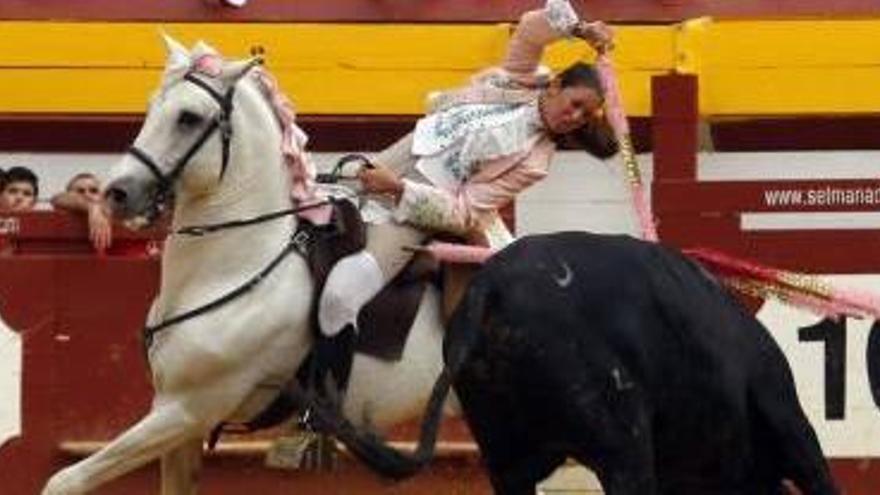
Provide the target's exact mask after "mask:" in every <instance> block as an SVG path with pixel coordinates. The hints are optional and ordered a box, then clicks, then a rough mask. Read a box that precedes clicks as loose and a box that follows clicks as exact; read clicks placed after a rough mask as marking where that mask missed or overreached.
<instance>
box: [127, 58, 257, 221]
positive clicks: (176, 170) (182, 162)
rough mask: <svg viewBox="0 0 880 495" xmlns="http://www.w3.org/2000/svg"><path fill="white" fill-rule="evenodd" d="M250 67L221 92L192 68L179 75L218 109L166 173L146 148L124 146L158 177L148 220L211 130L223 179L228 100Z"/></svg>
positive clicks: (228, 130) (229, 122) (229, 139)
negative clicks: (215, 137) (219, 152)
mask: <svg viewBox="0 0 880 495" xmlns="http://www.w3.org/2000/svg"><path fill="white" fill-rule="evenodd" d="M251 67H253V65H252V66H250V67H248V70H246V71H245V72H244V73H242V75H241V76H240V77H239V78H238V79H237V80H236V82H235V83H233V84H232V86H230V87H229V89H228V90H227V91H226V92H225V93H222V94H221V93H220V92H218V91H217V90H216V89H214V88H213V87H211V85H209V84H208V83H206V82H205V81H204V80H202V79H200V78H199V77H198V76H196V75H195V74H193V73H192V72H190V73H189V74H187V75H186V76H184V78H183V79H184V80H185V81H187V82H189V83H192V84H194V85H196V86H197V87H199V88H201V89H203V90H204V91H205V92H207V93H208V94H209V95H210V96H211V98H213V99H214V101H216V102H217V104H218V105H219V106H220V112H219V113H217V116H216V117H214V118H213V119H211V121H210V122H209V123H208V126H207V127H205V129H204V130H203V131H202V133H201V134H199V137H198V138H197V139H196V140H195V142H193V144H192V145H191V146H190V147H189V149H188V150H187V151H186V153H184V154H183V156H181V157H180V159H179V160H177V163H175V164H174V167H172V169H171V172H169V173H168V174H164V173H163V172H162V169H161V167H159V164H158V163H157V161H156V160H155V159H154V158H153V157H152V156H150V154H149V153H147V152H146V151H144V150H142V149H141V148H138V147H137V146H135V145H132V146H130V147H129V148H128V154H129V155H131V156H133V157H135V158H136V159H137V161H138V162H139V163H140V164H142V165H144V166H145V167H147V170H149V171H150V173H152V174H153V176H154V177H155V178H156V180H157V181H158V185H157V187H156V190H155V192H154V194H153V197H152V198H151V201H150V209H149V211H148V212H147V218H148V219H150V220H151V221H152V220H154V219H155V217H157V216H158V215H159V214H160V213H161V210H162V208H163V207H164V204H165V202H166V201H168V198H169V197H170V193H171V191H172V188H173V187H174V183H175V182H176V181H177V179H178V178H179V177H180V175H181V174H182V173H183V170H184V169H185V168H186V166H187V164H188V163H189V162H190V160H191V159H192V157H193V156H195V154H196V153H198V152H199V150H200V149H201V148H202V146H204V144H205V143H206V142H207V141H208V139H210V138H211V136H212V135H213V134H214V133H215V132H219V133H220V143H221V145H222V162H221V165H220V180H223V176H224V175H225V174H226V168H227V166H228V165H229V148H230V145H231V143H232V110H233V103H232V100H233V98H234V97H235V88H236V86H237V85H238V81H239V80H241V77H243V76H244V74H246V73H247V72H248V71H249V70H250V68H251Z"/></svg>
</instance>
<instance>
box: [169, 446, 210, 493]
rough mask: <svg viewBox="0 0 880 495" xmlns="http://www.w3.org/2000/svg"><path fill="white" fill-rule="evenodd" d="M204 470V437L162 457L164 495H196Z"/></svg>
mask: <svg viewBox="0 0 880 495" xmlns="http://www.w3.org/2000/svg"><path fill="white" fill-rule="evenodd" d="M201 469H202V437H198V438H195V439H192V440H189V441H187V442H186V443H184V444H183V445H181V446H179V447H177V448H175V449H173V450H171V451H170V452H168V453H167V454H165V455H164V456H162V495H195V494H196V493H197V492H198V482H199V473H200V472H201Z"/></svg>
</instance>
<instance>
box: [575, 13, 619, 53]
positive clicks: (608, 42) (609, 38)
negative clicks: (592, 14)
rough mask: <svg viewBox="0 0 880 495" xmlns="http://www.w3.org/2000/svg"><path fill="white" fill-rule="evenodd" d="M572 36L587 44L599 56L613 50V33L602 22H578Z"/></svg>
mask: <svg viewBox="0 0 880 495" xmlns="http://www.w3.org/2000/svg"><path fill="white" fill-rule="evenodd" d="M572 34H573V35H574V36H575V37H577V38H580V39H582V40H584V41H586V42H587V43H589V44H590V46H592V47H593V49H594V50H596V52H598V53H600V54H602V53H607V52H610V51H611V50H613V49H614V32H613V31H611V28H610V27H608V25H607V24H605V23H604V22H602V21H595V22H587V21H580V22H578V24H577V26H576V27H575V29H574V32H573V33H572Z"/></svg>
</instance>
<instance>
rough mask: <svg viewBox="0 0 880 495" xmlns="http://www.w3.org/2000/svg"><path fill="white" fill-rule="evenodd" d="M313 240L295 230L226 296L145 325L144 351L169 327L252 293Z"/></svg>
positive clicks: (306, 234)
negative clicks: (286, 260)
mask: <svg viewBox="0 0 880 495" xmlns="http://www.w3.org/2000/svg"><path fill="white" fill-rule="evenodd" d="M312 240H313V236H312V235H311V234H310V233H309V232H307V231H305V230H302V229H297V230H296V232H294V233H293V235H291V236H290V240H289V241H288V242H287V244H285V245H284V248H282V250H281V252H280V253H278V254H277V255H276V256H275V257H274V258H272V260H271V261H270V262H269V263H268V264H267V265H266V266H265V267H263V269H262V270H260V271H259V272H257V273H256V274H255V275H254V276H252V277H251V278H250V279H248V280H247V281H246V282H245V283H243V284H241V285H239V286H238V287H236V288H235V289H233V290H231V291H229V292H227V293H226V294H224V295H222V296H220V297H218V298H217V299H214V300H213V301H211V302H208V303H205V304H203V305H201V306H199V307H197V308H195V309H191V310H189V311H185V312H183V313H180V314H178V315H175V316H172V317H171V318H169V319H167V320H165V321H163V322H161V323H157V324H156V325H146V326H144V329H143V336H144V349H145V350H148V349H149V348H150V347H151V346H152V345H153V339H154V338H155V336H156V334H157V333H159V332H161V331H162V330H166V329H168V328H169V327H172V326H174V325H177V324H178V323H182V322H184V321H187V320H191V319H193V318H196V317H198V316H201V315H203V314H205V313H208V312H210V311H213V310H215V309H217V308H219V307H221V306H223V305H225V304H226V303H228V302H230V301H233V300H235V299H237V298H238V297H239V296H242V295H244V294H247V293H248V292H250V291H252V290H253V289H254V288H255V287H256V286H257V285H258V284H259V283H260V282H262V281H263V279H265V278H266V277H268V276H269V275H270V274H271V273H272V272H273V271H274V270H275V268H276V267H277V266H278V265H280V264H281V262H282V261H284V259H285V258H287V256H289V255H290V253H292V252H294V251H296V252H298V253H299V254H300V255H301V256H303V257H306V256H307V255H308V251H309V246H310V245H311V243H312Z"/></svg>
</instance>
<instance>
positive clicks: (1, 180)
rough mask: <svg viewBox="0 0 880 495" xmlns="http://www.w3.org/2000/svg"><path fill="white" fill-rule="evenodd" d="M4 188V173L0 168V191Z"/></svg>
mask: <svg viewBox="0 0 880 495" xmlns="http://www.w3.org/2000/svg"><path fill="white" fill-rule="evenodd" d="M4 187H6V171H5V170H3V169H2V168H0V191H2V190H3V188H4Z"/></svg>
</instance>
